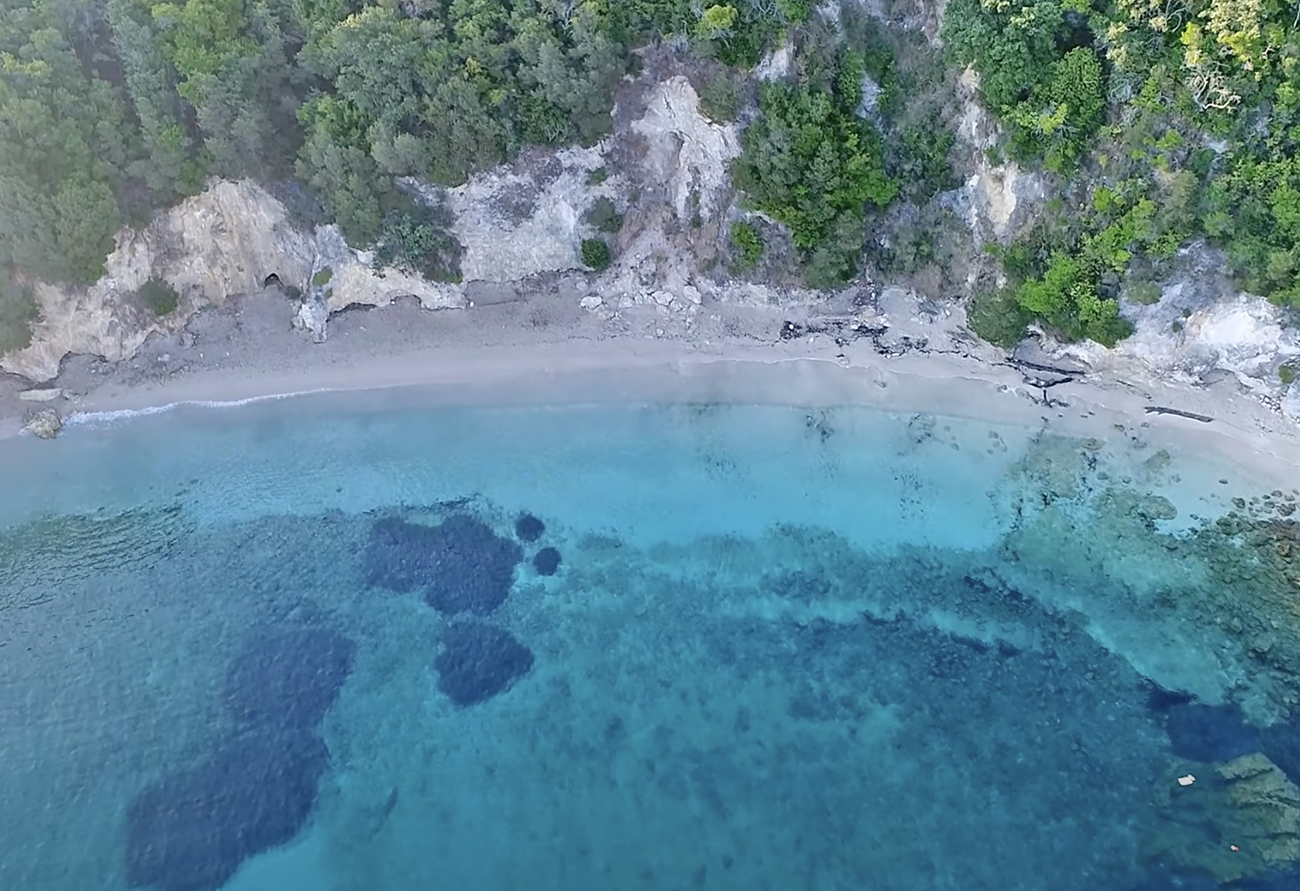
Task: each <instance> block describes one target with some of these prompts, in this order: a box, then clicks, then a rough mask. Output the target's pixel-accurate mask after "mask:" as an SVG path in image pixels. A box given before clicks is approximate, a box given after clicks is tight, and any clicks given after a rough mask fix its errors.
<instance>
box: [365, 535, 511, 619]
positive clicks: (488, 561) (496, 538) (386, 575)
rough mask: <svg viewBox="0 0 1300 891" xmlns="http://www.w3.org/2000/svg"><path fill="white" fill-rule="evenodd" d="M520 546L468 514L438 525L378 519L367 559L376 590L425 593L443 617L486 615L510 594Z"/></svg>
mask: <svg viewBox="0 0 1300 891" xmlns="http://www.w3.org/2000/svg"><path fill="white" fill-rule="evenodd" d="M522 559H523V551H522V550H521V549H520V547H519V545H518V544H517V543H516V542H514V541H511V540H510V539H508V538H504V537H502V536H500V535H497V534H496V532H495V531H493V529H492V527H491V526H489V525H487V524H486V523H484V522H483V521H481V520H478V519H475V518H474V517H471V516H469V515H468V514H463V513H462V514H453V515H452V516H450V517H448V518H447V519H446V520H444V521H443V522H441V523H439V524H438V525H437V526H425V525H422V524H419V523H410V522H407V521H406V520H401V519H397V518H395V517H385V518H384V519H381V520H376V521H375V523H374V525H372V526H371V529H370V541H369V542H368V543H367V545H366V550H365V554H364V555H363V560H364V562H365V567H366V576H367V578H368V579H369V581H370V583H371V584H372V585H375V586H378V587H383V588H389V589H391V590H393V591H401V592H406V591H411V590H414V589H416V588H424V589H425V594H424V599H425V601H426V602H428V604H429V605H430V606H432V607H433V608H434V609H436V610H438V612H440V613H444V614H447V615H451V614H455V613H465V612H467V613H474V614H476V615H487V614H488V613H490V612H492V611H493V610H494V609H496V608H497V607H498V606H500V605H501V604H502V603H503V602H505V599H506V597H508V596H509V594H510V586H511V585H512V584H514V569H515V565H516V564H517V563H518V562H519V561H520V560H522Z"/></svg>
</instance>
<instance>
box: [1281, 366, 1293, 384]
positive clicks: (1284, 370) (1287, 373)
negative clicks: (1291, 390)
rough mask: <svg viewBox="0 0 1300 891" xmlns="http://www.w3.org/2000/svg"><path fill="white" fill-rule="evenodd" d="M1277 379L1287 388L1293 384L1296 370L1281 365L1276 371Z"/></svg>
mask: <svg viewBox="0 0 1300 891" xmlns="http://www.w3.org/2000/svg"><path fill="white" fill-rule="evenodd" d="M1277 379H1278V380H1280V381H1281V382H1282V383H1284V384H1286V385H1287V386H1288V387H1289V386H1290V385H1291V384H1294V383H1295V379H1296V370H1295V366H1294V365H1283V366H1281V367H1280V368H1278V370H1277Z"/></svg>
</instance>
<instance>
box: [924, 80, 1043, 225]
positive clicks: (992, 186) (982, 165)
mask: <svg viewBox="0 0 1300 891" xmlns="http://www.w3.org/2000/svg"><path fill="white" fill-rule="evenodd" d="M958 89H959V90H960V93H961V98H962V102H963V111H962V116H961V120H960V121H958V123H957V137H958V139H959V140H960V141H961V142H962V143H964V144H965V145H966V146H967V148H968V149H969V151H970V156H971V166H970V168H969V173H968V175H967V177H966V182H965V184H964V185H963V186H962V187H961V188H960V189H956V190H954V191H953V192H951V193H949V194H948V196H947V197H948V200H949V203H950V205H951V206H952V208H953V209H954V210H955V211H957V213H958V214H959V215H960V216H961V217H962V218H964V219H965V220H966V224H967V225H968V226H969V227H970V230H971V234H972V235H974V236H975V239H976V240H977V241H979V242H1000V243H1006V242H1007V241H1009V240H1010V239H1011V238H1012V237H1014V236H1015V235H1016V233H1017V232H1019V231H1020V229H1021V228H1022V227H1023V226H1024V224H1025V223H1026V222H1027V221H1028V218H1029V217H1030V216H1031V215H1032V213H1033V211H1034V209H1035V208H1037V207H1039V206H1040V205H1041V204H1042V202H1043V201H1044V200H1045V199H1046V197H1047V186H1046V183H1045V182H1044V180H1043V178H1042V176H1041V175H1039V174H1036V173H1032V172H1029V171H1025V170H1022V169H1021V168H1020V165H1018V164H1016V162H1015V161H1004V162H1002V163H1000V164H994V163H992V162H990V160H989V157H988V150H989V149H991V148H993V147H994V146H996V145H997V144H998V141H999V138H1000V136H1001V130H1000V128H999V127H998V123H997V121H996V120H994V118H993V116H992V115H990V114H989V112H988V110H987V109H985V108H984V106H983V105H982V104H980V101H979V96H978V90H979V75H977V74H976V73H975V72H974V71H973V70H971V69H969V68H968V69H967V70H966V71H965V72H964V73H963V74H962V76H961V78H960V79H959V80H958Z"/></svg>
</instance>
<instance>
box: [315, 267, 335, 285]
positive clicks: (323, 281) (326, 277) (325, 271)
mask: <svg viewBox="0 0 1300 891" xmlns="http://www.w3.org/2000/svg"><path fill="white" fill-rule="evenodd" d="M333 277H334V270H333V269H331V268H330V267H329V266H326V267H324V268H322V269H321V270H320V271H319V272H317V273H316V274H315V275H313V276H312V277H311V283H312V287H316V288H323V287H325V286H326V285H328V284H329V283H330V279H332V278H333Z"/></svg>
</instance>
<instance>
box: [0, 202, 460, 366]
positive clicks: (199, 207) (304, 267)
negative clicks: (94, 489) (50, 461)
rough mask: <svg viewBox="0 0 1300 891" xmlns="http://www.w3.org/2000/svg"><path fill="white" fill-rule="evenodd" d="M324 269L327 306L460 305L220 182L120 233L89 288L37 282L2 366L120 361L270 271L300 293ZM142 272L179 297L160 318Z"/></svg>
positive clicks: (255, 287) (329, 231) (328, 230)
mask: <svg viewBox="0 0 1300 891" xmlns="http://www.w3.org/2000/svg"><path fill="white" fill-rule="evenodd" d="M325 266H330V267H331V269H332V275H331V282H330V286H329V289H328V292H329V297H328V304H327V309H328V310H330V311H334V310H338V309H342V308H343V307H345V306H348V305H351V304H372V305H385V304H387V303H389V302H391V301H392V299H393V298H394V297H397V296H403V295H411V296H415V297H418V298H419V299H420V300H421V302H422V303H423V304H424V305H425V306H428V307H431V308H433V307H445V306H458V305H460V301H461V299H462V298H461V296H460V294H459V292H456V291H449V290H448V289H446V288H444V287H442V286H439V285H435V284H431V283H428V282H424V281H422V280H420V279H418V278H415V277H412V276H406V275H403V274H401V273H398V272H396V271H393V270H387V271H385V272H384V274H382V275H381V274H379V273H376V272H375V271H374V270H372V269H371V268H370V266H369V264H368V263H366V262H365V258H364V256H363V255H361V254H358V253H357V252H355V251H352V250H350V249H349V248H347V246H346V245H345V244H344V243H343V241H342V239H341V238H339V237H338V233H337V231H335V230H334V229H333V227H324V228H322V229H320V230H318V231H317V232H315V233H310V234H309V233H306V232H303V231H302V230H300V229H298V228H296V227H295V226H293V225H292V224H291V223H290V221H289V220H288V215H287V212H286V210H285V208H284V206H283V205H282V204H281V203H280V202H279V201H277V200H276V199H275V198H273V197H272V196H271V195H270V194H268V193H267V192H266V191H265V190H264V189H262V188H260V187H258V186H257V185H254V184H252V183H249V182H218V183H216V184H214V185H212V186H211V187H210V188H209V189H207V190H206V191H205V192H203V193H201V194H199V195H195V196H194V197H192V198H189V199H187V200H186V201H183V202H181V203H180V204H178V205H177V206H176V207H174V208H172V209H171V210H169V211H166V212H164V213H160V214H159V215H158V216H157V217H156V218H155V219H154V220H153V222H152V223H151V224H150V225H149V226H147V227H146V228H144V229H142V230H138V231H137V230H131V229H123V230H122V231H121V232H119V233H118V236H117V246H116V248H115V250H114V251H113V253H112V254H110V255H109V257H108V260H107V263H106V269H107V271H106V273H105V275H104V276H103V277H102V278H101V279H100V280H99V281H97V282H95V284H93V285H91V286H90V287H88V288H59V287H55V286H52V285H46V284H41V285H37V287H36V300H37V305H38V308H39V311H40V319H39V321H38V322H37V323H36V324H35V325H34V326H33V329H32V342H31V345H30V346H29V347H27V348H26V349H24V350H20V351H18V352H15V353H11V354H9V355H6V356H4V357H3V358H0V369H3V370H4V371H8V372H11V373H13V374H19V375H22V376H23V377H26V378H29V379H30V380H33V381H46V380H50V379H51V378H53V377H55V376H56V375H57V374H58V372H59V363H60V362H61V361H62V359H63V357H64V356H66V355H68V354H70V353H82V354H89V355H96V356H102V357H103V358H105V359H108V360H110V361H118V360H121V359H124V358H127V357H130V356H131V355H133V354H134V353H135V351H136V350H137V349H139V347H140V345H141V344H142V343H143V342H144V340H145V338H147V337H148V336H149V335H150V334H152V333H154V332H155V331H170V330H176V329H178V328H180V327H181V326H183V325H184V324H185V322H186V321H187V320H188V319H189V318H190V316H192V315H193V314H194V313H195V312H197V311H198V310H199V309H202V308H203V307H205V306H220V305H222V304H223V303H225V301H226V300H227V299H229V298H230V297H232V296H235V295H239V294H250V293H255V292H257V291H260V290H261V289H262V288H263V286H264V283H265V282H266V280H267V279H268V278H269V277H270V276H272V275H274V276H275V277H276V278H277V279H278V280H279V281H280V282H282V283H283V284H284V285H286V286H290V287H294V288H297V289H299V290H300V291H302V292H303V293H308V292H309V291H310V289H311V288H310V283H311V279H312V276H313V275H314V273H315V272H316V271H318V270H320V269H322V268H324V267H325ZM150 278H156V279H161V280H163V281H165V282H167V283H168V284H169V285H171V286H172V287H173V288H175V289H176V291H177V293H178V294H179V295H180V299H179V302H178V305H177V308H176V309H175V310H174V311H173V312H170V313H168V314H167V315H166V316H163V317H161V318H160V317H157V316H155V315H154V314H153V313H152V312H150V311H149V310H148V309H147V308H145V307H143V306H141V305H139V303H138V301H137V299H136V296H135V294H136V291H137V290H138V289H139V288H140V287H141V286H142V285H144V284H145V282H146V281H148V280H149V279H150ZM289 314H290V312H289V308H288V307H286V317H287V316H288V315H289Z"/></svg>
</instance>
